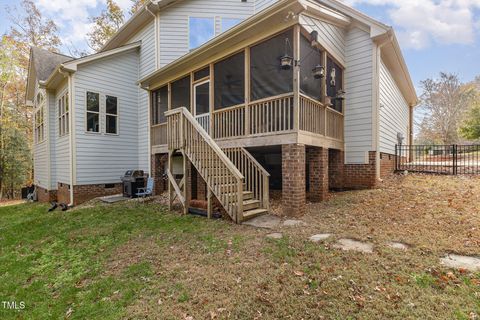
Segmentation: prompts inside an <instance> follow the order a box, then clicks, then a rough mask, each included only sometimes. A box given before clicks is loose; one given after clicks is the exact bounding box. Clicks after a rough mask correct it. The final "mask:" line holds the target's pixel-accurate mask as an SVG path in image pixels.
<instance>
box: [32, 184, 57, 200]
mask: <svg viewBox="0 0 480 320" xmlns="http://www.w3.org/2000/svg"><path fill="white" fill-rule="evenodd" d="M37 199H38V202H42V203H48V202H51V201H56V200H57V190H47V189H44V188H42V187H39V186H37Z"/></svg>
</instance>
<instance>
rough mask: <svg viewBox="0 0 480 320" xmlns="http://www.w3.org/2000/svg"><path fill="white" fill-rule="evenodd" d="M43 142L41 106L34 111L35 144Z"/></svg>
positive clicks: (43, 122)
mask: <svg viewBox="0 0 480 320" xmlns="http://www.w3.org/2000/svg"><path fill="white" fill-rule="evenodd" d="M43 141H45V114H44V106H43V104H42V105H41V106H39V107H38V108H37V110H36V111H35V143H36V144H40V143H42V142H43Z"/></svg>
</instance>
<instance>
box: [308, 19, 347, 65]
mask: <svg viewBox="0 0 480 320" xmlns="http://www.w3.org/2000/svg"><path fill="white" fill-rule="evenodd" d="M300 24H301V25H302V26H304V27H305V29H306V30H307V31H308V32H312V31H313V30H315V31H317V32H318V40H319V42H320V44H321V45H322V46H323V47H324V48H325V49H327V51H328V52H329V53H330V54H331V55H332V56H333V57H334V58H335V59H337V60H338V61H339V62H340V63H342V64H343V65H345V48H346V32H345V31H344V30H343V29H342V28H339V27H337V26H334V25H332V24H329V23H326V22H324V21H321V20H318V19H314V18H311V17H309V16H305V15H302V16H300Z"/></svg>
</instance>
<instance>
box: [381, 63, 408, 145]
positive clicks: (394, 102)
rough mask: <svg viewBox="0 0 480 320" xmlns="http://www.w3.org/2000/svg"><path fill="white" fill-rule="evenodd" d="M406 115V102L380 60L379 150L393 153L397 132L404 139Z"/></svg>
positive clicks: (406, 126)
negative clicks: (401, 134)
mask: <svg viewBox="0 0 480 320" xmlns="http://www.w3.org/2000/svg"><path fill="white" fill-rule="evenodd" d="M408 117H409V106H408V103H407V101H406V100H405V98H404V97H403V95H402V93H401V91H400V89H399V88H398V86H397V84H396V83H395V80H394V79H393V77H392V75H391V73H390V71H389V70H388V68H387V67H386V66H385V64H384V63H383V61H382V62H381V63H380V152H385V153H389V154H395V144H397V133H398V132H401V133H403V136H404V137H405V139H407V137H408V126H409V119H408ZM405 142H406V141H405Z"/></svg>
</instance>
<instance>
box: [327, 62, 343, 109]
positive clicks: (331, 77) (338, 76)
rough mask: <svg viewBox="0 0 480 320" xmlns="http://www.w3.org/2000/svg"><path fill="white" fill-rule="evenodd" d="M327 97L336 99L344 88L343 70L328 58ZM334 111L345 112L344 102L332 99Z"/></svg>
mask: <svg viewBox="0 0 480 320" xmlns="http://www.w3.org/2000/svg"><path fill="white" fill-rule="evenodd" d="M326 73H327V96H329V97H331V98H334V97H336V96H337V92H338V91H339V90H342V88H343V69H342V68H341V67H340V66H339V65H338V64H337V63H336V62H335V61H334V60H333V59H332V58H331V57H327V70H326ZM332 104H333V109H335V110H337V111H339V112H343V101H341V100H336V99H332Z"/></svg>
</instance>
